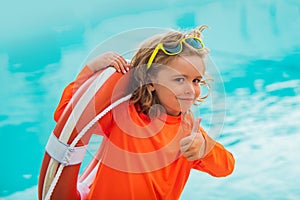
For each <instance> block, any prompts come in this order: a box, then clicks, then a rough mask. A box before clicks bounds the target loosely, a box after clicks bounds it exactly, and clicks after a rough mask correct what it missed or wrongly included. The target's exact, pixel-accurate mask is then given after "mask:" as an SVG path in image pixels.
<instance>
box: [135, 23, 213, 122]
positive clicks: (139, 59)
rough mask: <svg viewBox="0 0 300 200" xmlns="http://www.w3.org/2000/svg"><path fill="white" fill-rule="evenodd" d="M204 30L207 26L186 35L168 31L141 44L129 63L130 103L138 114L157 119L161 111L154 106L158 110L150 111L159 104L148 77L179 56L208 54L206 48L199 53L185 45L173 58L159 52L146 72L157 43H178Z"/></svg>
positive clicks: (202, 55)
mask: <svg viewBox="0 0 300 200" xmlns="http://www.w3.org/2000/svg"><path fill="white" fill-rule="evenodd" d="M205 28H207V26H200V27H198V28H196V29H193V30H192V31H191V32H190V33H188V34H186V33H183V32H180V31H170V32H168V33H165V34H162V35H155V36H154V37H152V38H150V39H148V40H146V41H145V42H144V43H142V45H141V46H140V48H139V50H138V51H137V52H136V54H135V55H134V57H133V59H132V61H131V64H132V66H133V69H134V70H133V73H132V74H131V76H132V77H131V79H130V80H131V84H130V87H131V88H130V91H133V94H132V97H131V103H133V104H137V105H138V109H139V110H138V111H139V112H143V113H144V114H147V115H148V116H149V117H157V116H158V115H159V114H160V113H161V110H160V109H159V108H161V107H160V106H156V108H158V109H151V106H153V105H155V104H160V102H159V99H158V97H157V95H156V93H155V91H151V90H150V87H149V86H150V85H151V82H150V77H156V76H157V74H158V72H159V71H160V70H161V69H162V68H163V67H164V66H163V65H167V64H168V63H169V62H170V61H172V60H174V59H175V58H176V57H178V56H180V55H198V56H200V57H204V56H205V55H206V54H207V53H208V52H209V50H208V49H206V48H204V49H202V50H201V51H199V50H196V49H194V48H192V47H190V46H189V45H185V46H184V48H183V51H182V52H180V54H178V55H173V56H170V55H166V54H165V53H164V52H163V51H161V50H160V51H158V53H157V55H156V57H155V59H154V60H153V64H152V65H151V67H150V68H149V69H148V70H147V63H148V60H149V58H150V56H151V54H152V53H153V51H154V49H155V48H156V46H157V45H158V44H159V43H164V42H168V41H179V40H181V39H183V38H184V37H186V36H192V37H200V36H201V32H202V31H203V30H204V29H205Z"/></svg>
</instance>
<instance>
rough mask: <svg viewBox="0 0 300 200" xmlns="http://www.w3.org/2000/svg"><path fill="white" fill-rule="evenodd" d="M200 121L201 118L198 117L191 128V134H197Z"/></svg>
mask: <svg viewBox="0 0 300 200" xmlns="http://www.w3.org/2000/svg"><path fill="white" fill-rule="evenodd" d="M201 120H202V118H201V117H199V118H197V119H196V120H195V121H194V123H193V128H192V134H194V133H197V132H199V125H200V122H201Z"/></svg>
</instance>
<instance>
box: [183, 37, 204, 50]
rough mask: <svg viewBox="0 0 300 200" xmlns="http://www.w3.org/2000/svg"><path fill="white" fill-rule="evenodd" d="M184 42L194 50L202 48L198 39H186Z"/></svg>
mask: <svg viewBox="0 0 300 200" xmlns="http://www.w3.org/2000/svg"><path fill="white" fill-rule="evenodd" d="M185 42H186V43H187V44H189V45H190V46H192V47H193V48H195V49H202V48H203V44H202V42H201V41H200V40H199V39H198V38H186V39H185Z"/></svg>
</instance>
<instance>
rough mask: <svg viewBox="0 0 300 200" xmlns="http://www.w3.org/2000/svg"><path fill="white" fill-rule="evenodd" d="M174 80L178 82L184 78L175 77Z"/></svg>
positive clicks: (181, 81)
mask: <svg viewBox="0 0 300 200" xmlns="http://www.w3.org/2000/svg"><path fill="white" fill-rule="evenodd" d="M174 80H175V81H176V82H179V83H183V82H184V78H175V79H174Z"/></svg>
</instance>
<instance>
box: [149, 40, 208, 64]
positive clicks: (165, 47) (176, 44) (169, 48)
mask: <svg viewBox="0 0 300 200" xmlns="http://www.w3.org/2000/svg"><path fill="white" fill-rule="evenodd" d="M183 43H186V44H188V45H189V46H191V47H193V48H194V49H196V50H201V49H203V48H204V45H203V43H202V40H201V39H200V38H198V37H187V38H183V39H181V40H179V41H170V42H165V43H159V44H158V45H157V46H156V48H155V49H154V51H153V53H152V54H151V56H150V58H149V60H148V63H147V70H148V69H149V68H150V67H151V64H152V62H153V61H154V59H155V57H156V55H157V53H158V51H159V50H160V49H161V50H162V51H163V52H164V53H165V54H167V55H177V54H179V53H180V52H181V51H182V49H183Z"/></svg>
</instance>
